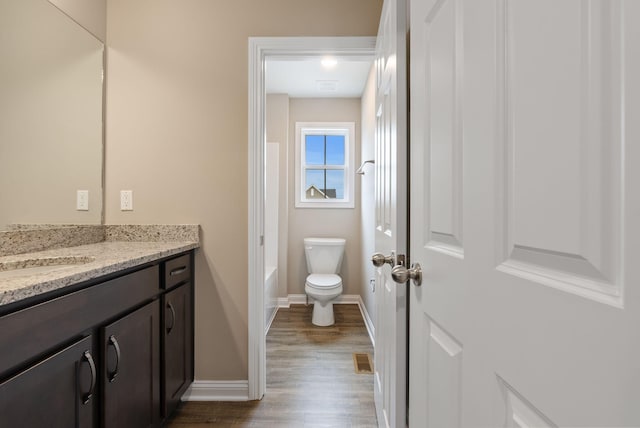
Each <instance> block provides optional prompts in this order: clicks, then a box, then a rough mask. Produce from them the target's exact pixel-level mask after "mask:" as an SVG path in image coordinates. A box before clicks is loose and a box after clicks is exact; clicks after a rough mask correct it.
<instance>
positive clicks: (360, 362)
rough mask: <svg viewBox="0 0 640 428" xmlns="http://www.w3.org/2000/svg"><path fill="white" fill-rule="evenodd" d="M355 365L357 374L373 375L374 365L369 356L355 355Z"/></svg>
mask: <svg viewBox="0 0 640 428" xmlns="http://www.w3.org/2000/svg"><path fill="white" fill-rule="evenodd" d="M353 365H354V366H355V369H356V373H357V374H372V373H373V364H372V363H371V356H370V355H369V354H353Z"/></svg>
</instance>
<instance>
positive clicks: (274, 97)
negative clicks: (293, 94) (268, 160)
mask: <svg viewBox="0 0 640 428" xmlns="http://www.w3.org/2000/svg"><path fill="white" fill-rule="evenodd" d="M266 128H267V142H269V143H278V145H279V159H278V161H279V162H278V165H279V167H280V176H279V180H278V187H279V191H278V196H279V201H278V202H279V203H278V234H279V237H278V272H279V275H278V297H286V296H287V274H286V272H287V265H288V263H287V261H288V258H287V248H288V244H289V239H288V238H289V205H288V203H289V192H288V180H289V178H288V177H289V176H288V173H289V172H288V169H287V167H288V165H289V95H287V94H269V95H267V100H266Z"/></svg>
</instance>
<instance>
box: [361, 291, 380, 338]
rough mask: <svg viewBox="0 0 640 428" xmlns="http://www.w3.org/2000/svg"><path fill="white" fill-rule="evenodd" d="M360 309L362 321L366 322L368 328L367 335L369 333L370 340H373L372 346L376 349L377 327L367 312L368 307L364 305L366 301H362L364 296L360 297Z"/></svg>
mask: <svg viewBox="0 0 640 428" xmlns="http://www.w3.org/2000/svg"><path fill="white" fill-rule="evenodd" d="M358 307H359V308H360V313H361V314H362V319H363V320H364V325H365V326H366V327H367V333H369V340H371V345H372V346H373V347H374V349H375V347H376V327H375V326H374V325H373V321H372V320H371V317H370V316H369V312H367V307H366V306H365V305H364V301H363V300H362V296H358Z"/></svg>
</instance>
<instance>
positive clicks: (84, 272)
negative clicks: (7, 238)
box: [0, 241, 199, 306]
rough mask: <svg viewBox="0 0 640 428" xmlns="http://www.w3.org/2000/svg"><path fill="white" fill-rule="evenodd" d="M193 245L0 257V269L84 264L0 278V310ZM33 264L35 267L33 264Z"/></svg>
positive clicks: (99, 246)
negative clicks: (64, 261) (55, 262)
mask: <svg viewBox="0 0 640 428" xmlns="http://www.w3.org/2000/svg"><path fill="white" fill-rule="evenodd" d="M198 247H199V243H198V242H195V241H179V242H131V241H129V242H127V241H104V242H98V243H93V244H88V245H79V246H73V247H67V248H57V249H49V250H45V251H38V252H32V253H25V254H18V255H10V256H3V257H0V266H1V265H2V264H5V265H20V264H26V265H28V264H30V262H29V261H34V260H41V259H52V258H56V259H57V258H61V257H62V258H68V260H74V259H75V260H81V261H87V260H88V261H87V262H86V263H82V264H74V265H69V266H64V267H61V266H51V269H46V268H44V271H41V272H35V273H31V274H29V275H24V276H18V277H13V278H4V279H2V278H1V277H0V306H1V305H6V304H9V303H13V302H17V301H19V300H23V299H27V298H29V297H34V296H37V295H39V294H43V293H47V292H50V291H54V290H58V289H61V288H64V287H67V286H70V285H73V284H78V283H80V282H83V281H87V280H90V279H94V278H99V277H101V276H104V275H108V274H111V273H115V272H118V271H122V270H125V269H128V268H132V267H135V266H140V265H143V264H145V263H149V262H152V261H155V260H159V259H162V258H165V257H169V256H172V255H174V254H179V253H182V252H185V251H188V250H191V249H194V248H198ZM36 264H37V263H36Z"/></svg>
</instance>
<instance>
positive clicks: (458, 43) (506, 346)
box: [408, 0, 640, 427]
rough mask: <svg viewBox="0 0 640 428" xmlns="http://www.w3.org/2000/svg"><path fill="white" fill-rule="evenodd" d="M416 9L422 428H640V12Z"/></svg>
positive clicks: (414, 133)
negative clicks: (573, 427) (606, 427)
mask: <svg viewBox="0 0 640 428" xmlns="http://www.w3.org/2000/svg"><path fill="white" fill-rule="evenodd" d="M410 8H411V22H410V30H411V31H410V33H411V43H410V45H411V52H410V56H411V73H410V74H411V83H410V87H411V100H410V105H411V108H410V110H411V121H410V122H411V148H410V153H411V157H410V158H411V177H410V182H411V195H410V199H411V206H410V219H411V220H410V227H411V229H410V233H409V236H410V241H411V248H410V254H411V259H412V260H411V261H412V262H419V263H420V264H421V265H422V268H423V275H424V276H423V282H422V286H421V287H416V286H414V285H409V289H408V293H409V296H410V308H411V313H410V328H409V329H410V334H411V336H410V352H409V359H410V363H409V364H410V367H409V373H410V375H409V379H410V381H409V388H410V392H409V400H410V402H409V424H410V426H411V427H442V426H447V427H459V426H505V427H515V426H640V407H639V406H638V405H637V403H638V398H639V397H640V368H639V367H640V365H639V364H638V361H640V334H638V326H639V325H640V263H638V261H639V260H640V172H638V170H639V169H640V168H638V167H637V166H638V165H640V145H639V144H638V141H640V121H639V120H638V118H639V117H640V31H639V30H638V26H637V25H636V22H637V20H638V19H639V18H640V2H638V1H633V0H626V1H625V0H564V1H561V2H558V1H556V0H518V1H515V0H495V1H491V2H479V1H477V0H411V6H410Z"/></svg>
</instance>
